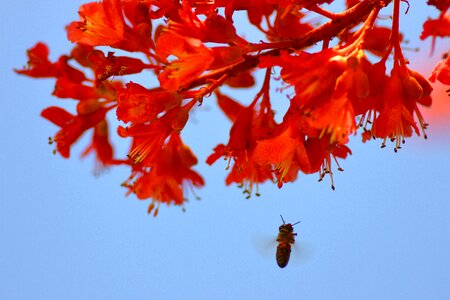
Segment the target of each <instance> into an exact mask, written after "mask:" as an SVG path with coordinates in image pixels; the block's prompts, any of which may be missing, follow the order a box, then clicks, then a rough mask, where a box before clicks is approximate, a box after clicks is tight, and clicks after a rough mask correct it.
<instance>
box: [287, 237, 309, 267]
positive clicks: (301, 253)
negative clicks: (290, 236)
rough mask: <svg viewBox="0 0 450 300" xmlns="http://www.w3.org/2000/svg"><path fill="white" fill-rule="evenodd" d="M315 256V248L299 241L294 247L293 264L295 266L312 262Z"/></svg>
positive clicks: (292, 253)
mask: <svg viewBox="0 0 450 300" xmlns="http://www.w3.org/2000/svg"><path fill="white" fill-rule="evenodd" d="M313 256H314V247H313V246H312V245H311V244H310V243H308V242H306V241H302V240H300V239H297V240H296V241H295V243H294V244H293V245H292V252H291V262H292V263H293V264H298V263H300V264H301V263H304V262H307V261H309V260H311V258H312V257H313Z"/></svg>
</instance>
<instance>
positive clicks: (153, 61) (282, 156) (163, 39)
mask: <svg viewBox="0 0 450 300" xmlns="http://www.w3.org/2000/svg"><path fill="white" fill-rule="evenodd" d="M332 2H334V1H332V0H328V1H326V0H297V1H293V0H279V1H268V0H258V1H256V0H252V1H230V0H228V1H223V0H202V1H200V0H198V1H196V0H103V1H101V2H92V3H87V4H84V5H82V6H81V7H80V9H79V17H80V20H79V21H74V22H72V23H70V24H69V25H68V26H67V27H66V30H67V37H68V39H69V40H70V41H71V42H73V43H74V47H73V49H72V50H71V52H70V54H68V55H62V56H61V57H60V58H59V59H58V60H57V61H56V62H52V61H50V60H49V50H48V47H47V46H46V45H45V44H43V43H37V44H36V45H35V46H34V47H33V48H31V49H29V50H28V66H27V67H26V68H23V69H21V70H16V72H17V73H19V74H23V75H27V76H30V77H35V78H54V79H55V80H56V83H55V89H54V92H53V95H54V96H56V97H58V98H63V99H73V100H75V101H76V103H77V105H76V108H77V109H76V113H70V112H68V111H66V110H65V109H63V108H61V107H57V106H52V107H48V108H46V109H44V110H43V111H42V116H43V117H44V118H46V119H47V120H49V121H50V122H52V123H54V124H55V125H57V126H58V127H60V129H59V131H58V132H57V133H56V134H55V136H54V137H52V138H50V143H52V144H53V143H55V144H56V150H55V152H57V153H59V154H60V155H62V156H63V157H66V158H67V157H69V156H70V150H71V147H72V145H73V144H74V143H75V142H76V141H77V140H78V139H79V138H80V137H81V136H82V135H83V134H84V133H85V132H88V131H90V132H92V142H91V144H90V145H88V147H87V149H86V150H85V151H84V152H83V155H87V154H88V153H90V152H93V153H95V156H96V161H97V165H98V167H99V168H104V167H110V166H114V165H126V166H129V168H130V169H131V175H130V177H129V178H128V179H126V180H125V182H124V183H123V184H122V185H123V186H124V187H125V188H126V189H127V190H128V193H134V194H136V196H137V198H138V199H141V200H145V199H151V204H150V206H149V210H148V212H149V213H151V212H153V213H154V215H156V214H157V212H158V207H159V205H160V204H161V203H166V204H174V205H181V206H183V203H184V201H185V200H186V198H187V192H188V191H191V190H192V189H193V187H196V188H199V187H202V186H203V185H204V180H203V178H202V177H201V176H200V175H199V174H198V173H197V172H196V171H195V170H194V169H193V167H194V166H195V165H196V164H197V158H196V156H195V155H194V153H193V152H192V151H191V150H190V148H189V147H188V146H187V145H185V144H184V143H183V140H182V131H183V129H184V128H185V126H186V124H187V123H188V122H189V116H190V114H191V112H192V111H193V110H195V109H196V107H198V106H199V105H201V104H202V102H203V101H204V98H207V97H209V96H212V95H214V97H215V98H216V99H217V105H218V106H219V107H220V109H221V110H222V111H223V112H224V113H225V115H226V116H227V117H228V118H229V119H230V120H231V122H232V126H231V130H230V137H229V140H228V142H227V143H223V144H219V145H218V146H217V147H215V148H214V150H213V152H212V154H211V155H210V156H209V157H208V158H207V159H206V162H207V163H208V164H210V165H211V164H213V163H214V162H216V161H217V160H218V159H219V158H224V159H226V160H227V161H228V167H227V170H229V173H228V176H227V178H226V184H227V185H229V184H232V183H236V184H238V185H239V186H241V187H243V190H244V193H245V194H246V195H247V197H250V196H251V195H253V194H256V195H259V192H258V185H259V184H261V183H263V182H266V181H272V182H275V183H276V184H277V185H278V187H282V185H283V184H284V183H287V182H293V181H295V180H296V178H297V177H298V174H299V173H304V174H312V173H318V174H319V180H322V179H323V178H324V177H325V176H327V175H328V176H329V178H330V181H331V186H332V188H333V189H334V183H333V171H334V169H337V170H340V171H341V170H342V168H341V167H340V165H339V163H338V159H345V158H346V157H347V156H348V155H349V154H351V150H350V149H349V147H348V146H347V144H348V141H349V139H350V137H351V136H354V135H356V134H357V133H358V132H359V133H361V135H362V140H363V141H364V142H365V141H368V140H371V139H381V140H382V146H383V147H384V146H385V145H386V141H388V140H390V141H393V142H394V145H395V146H394V150H395V151H397V150H398V149H399V148H401V145H402V144H403V143H404V142H405V139H406V138H408V137H411V136H412V135H413V134H414V133H415V134H417V135H421V134H422V135H424V136H425V137H426V135H425V129H426V126H427V124H426V122H425V120H424V119H423V117H422V115H421V113H420V109H419V107H420V106H430V105H431V97H430V93H431V91H432V87H431V85H430V83H429V82H428V80H427V79H426V78H425V77H424V76H423V75H421V74H420V73H418V72H416V71H414V70H412V69H410V68H409V67H408V60H407V59H406V58H405V57H404V54H403V52H402V45H401V43H402V35H401V34H400V32H399V19H400V4H401V0H366V1H358V0H353V1H350V0H347V1H346V6H347V7H346V9H345V10H344V11H342V12H339V13H336V12H332V11H330V10H327V9H325V7H327V6H326V5H327V4H330V3H332ZM391 2H392V3H391ZM390 4H391V5H390ZM428 4H429V5H434V6H436V7H437V8H438V9H440V10H441V12H442V13H441V15H440V17H439V19H437V20H428V21H426V22H425V24H424V32H423V33H422V36H421V38H422V39H425V38H427V37H430V36H431V37H432V38H433V45H434V39H435V38H436V37H443V36H449V35H450V23H449V15H448V14H447V10H448V8H449V3H448V1H437V0H436V1H428ZM388 6H393V10H392V11H393V13H392V24H390V25H389V26H383V25H379V18H378V16H379V13H380V11H381V10H383V11H385V10H386V11H387V10H388V9H389V7H388ZM386 7H388V8H386ZM241 12H245V13H246V15H247V17H248V22H249V24H250V25H251V26H253V27H254V30H259V31H260V32H261V33H263V34H264V35H265V36H266V38H267V40H266V41H260V42H258V43H252V42H251V41H248V40H246V39H244V38H243V37H242V36H240V35H239V34H238V33H237V30H236V28H235V24H237V23H235V22H234V21H235V19H236V18H237V16H238V15H240V16H242V13H241ZM319 19H320V20H321V21H319V22H318V21H317V20H319ZM319 43H320V44H321V48H320V49H318V47H317V46H316V45H317V44H319ZM104 46H106V47H109V48H110V51H107V52H106V51H105V50H104V49H105V47H104ZM116 52H117V53H119V54H120V55H118V54H116ZM258 70H263V71H264V73H265V76H264V79H263V82H262V83H261V86H260V89H259V92H258V93H257V94H256V95H254V97H253V99H252V100H251V101H247V104H245V103H246V101H245V99H240V100H241V101H237V100H236V99H233V97H231V96H229V95H226V94H227V93H228V94H229V92H225V91H224V90H225V89H224V88H223V87H225V86H226V87H227V89H228V90H229V89H239V88H241V89H242V88H249V87H251V86H254V85H255V84H256V82H257V80H256V78H255V74H256V72H257V71H258ZM138 73H144V74H146V75H149V76H152V75H153V76H154V78H155V79H156V80H157V81H158V82H159V85H158V86H153V87H149V86H145V85H144V84H143V83H141V84H140V83H136V82H133V81H129V80H128V81H126V75H130V74H138ZM89 74H92V75H89ZM449 78H450V77H449V59H448V58H447V60H446V61H444V62H442V63H441V64H440V65H439V66H437V67H436V69H435V71H434V73H433V75H432V77H431V80H432V81H434V80H436V79H437V80H439V81H441V82H443V83H446V84H449V82H450V79H449ZM274 81H279V82H281V84H282V85H283V88H281V89H280V90H281V91H280V93H281V95H284V96H283V97H284V99H285V101H287V102H288V109H287V111H286V113H285V114H284V116H283V117H282V118H281V119H279V120H281V121H278V122H277V121H276V120H275V112H274V109H273V108H272V106H273V104H274V103H273V100H272V99H271V95H273V93H272V92H273V88H271V85H272V84H273V83H274ZM284 91H290V92H284ZM110 112H113V113H115V116H116V117H117V119H118V120H119V121H120V122H121V125H120V126H119V127H118V129H117V133H118V136H119V137H121V138H124V139H128V140H129V141H130V145H131V146H130V150H129V152H128V155H127V156H126V157H121V158H117V157H115V155H114V151H113V146H112V145H111V142H110V133H109V129H108V127H109V126H108V123H109V122H108V119H107V116H108V115H109V114H110ZM334 166H336V167H334Z"/></svg>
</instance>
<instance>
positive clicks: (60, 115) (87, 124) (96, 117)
mask: <svg viewBox="0 0 450 300" xmlns="http://www.w3.org/2000/svg"><path fill="white" fill-rule="evenodd" d="M106 112H107V109H106V108H103V107H99V108H97V109H95V110H94V111H92V112H87V113H83V114H78V115H76V116H74V115H72V114H70V113H69V112H67V111H66V110H64V109H62V108H60V107H57V106H51V107H48V108H46V109H44V110H43V111H42V112H41V116H42V117H44V118H46V119H47V120H49V121H50V122H52V123H54V124H55V125H57V126H59V127H61V129H60V130H59V131H58V132H57V133H56V135H55V137H54V138H53V139H52V142H55V143H56V150H57V151H58V152H59V153H60V154H61V155H62V156H63V157H65V158H68V157H69V156H70V148H71V146H72V145H73V143H75V142H76V141H77V140H78V138H80V137H81V135H82V134H83V133H84V132H85V131H86V130H88V129H90V128H92V127H94V126H96V125H97V124H99V123H100V122H102V121H103V120H104V119H105V115H106Z"/></svg>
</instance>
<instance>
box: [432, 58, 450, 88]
mask: <svg viewBox="0 0 450 300" xmlns="http://www.w3.org/2000/svg"><path fill="white" fill-rule="evenodd" d="M436 80H438V81H440V82H442V83H443V84H449V85H450V55H447V57H446V58H445V59H444V60H442V61H440V62H439V63H438V64H437V65H436V67H435V68H434V70H433V73H432V74H431V77H430V81H431V82H435V81H436Z"/></svg>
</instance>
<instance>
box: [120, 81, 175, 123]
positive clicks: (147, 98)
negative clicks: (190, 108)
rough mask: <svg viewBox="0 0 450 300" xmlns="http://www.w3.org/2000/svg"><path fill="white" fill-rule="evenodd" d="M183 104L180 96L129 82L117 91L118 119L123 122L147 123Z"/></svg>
mask: <svg viewBox="0 0 450 300" xmlns="http://www.w3.org/2000/svg"><path fill="white" fill-rule="evenodd" d="M179 104H181V97H180V95H179V94H177V93H174V92H170V91H166V90H163V89H161V88H156V89H151V90H148V89H146V88H144V87H143V86H141V85H139V84H137V83H134V82H129V83H127V84H126V88H118V90H117V118H118V119H119V120H122V121H123V122H125V123H127V122H133V123H145V122H150V121H153V120H154V119H155V118H156V117H157V115H158V114H160V113H161V112H164V111H167V110H169V109H171V108H173V107H175V106H177V105H179Z"/></svg>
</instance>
